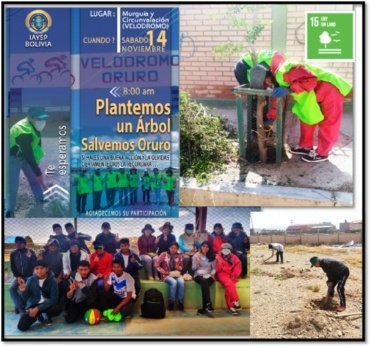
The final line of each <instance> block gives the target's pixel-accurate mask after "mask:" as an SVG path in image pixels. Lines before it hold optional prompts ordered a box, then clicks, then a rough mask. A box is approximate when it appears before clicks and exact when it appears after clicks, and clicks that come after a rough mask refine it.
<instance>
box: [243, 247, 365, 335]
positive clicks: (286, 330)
mask: <svg viewBox="0 0 370 347" xmlns="http://www.w3.org/2000/svg"><path fill="white" fill-rule="evenodd" d="M251 254H252V257H251V260H252V268H251V320H250V321H251V336H252V337H254V338H271V339H295V338H297V339H304V338H305V339H307V338H308V339H319V338H320V339H341V338H345V339H352V338H357V339H360V338H362V329H363V327H362V315H361V314H357V315H351V316H343V317H341V316H342V315H346V314H351V313H358V312H362V248H345V249H338V248H335V247H329V246H319V247H309V246H292V247H289V246H287V247H286V250H285V252H284V264H280V263H279V264H278V263H276V262H275V260H276V258H275V256H274V257H273V258H271V259H270V260H268V261H267V262H266V263H264V261H263V259H267V258H268V257H269V256H270V255H271V251H270V250H268V248H267V245H252V249H251ZM315 255H317V256H319V257H328V258H334V259H338V260H341V261H344V262H345V263H346V264H347V265H348V266H349V268H350V276H349V278H348V280H347V283H346V298H347V309H346V311H344V312H342V313H337V312H336V311H335V309H336V307H337V306H338V305H339V298H338V294H337V292H336V293H335V296H334V299H333V302H332V305H331V306H330V307H329V308H325V309H324V307H323V304H324V302H323V299H324V298H325V295H326V290H327V287H326V281H327V277H326V275H325V273H324V272H323V271H322V269H320V268H312V269H311V268H310V263H309V259H310V257H312V256H315Z"/></svg>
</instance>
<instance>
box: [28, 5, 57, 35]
mask: <svg viewBox="0 0 370 347" xmlns="http://www.w3.org/2000/svg"><path fill="white" fill-rule="evenodd" d="M25 24H26V27H27V28H28V30H29V31H31V32H32V33H34V34H43V33H45V32H47V31H48V30H49V28H50V27H51V25H52V20H51V17H50V15H49V13H47V12H45V11H43V10H34V11H32V12H30V13H29V14H28V15H27V17H26V20H25Z"/></svg>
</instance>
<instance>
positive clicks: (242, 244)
mask: <svg viewBox="0 0 370 347" xmlns="http://www.w3.org/2000/svg"><path fill="white" fill-rule="evenodd" d="M227 242H228V243H230V244H231V245H232V247H233V253H234V254H235V255H237V256H238V258H239V260H240V261H241V263H242V273H241V277H242V278H245V277H246V276H247V272H248V268H247V266H248V262H247V252H248V251H249V249H250V243H249V237H248V235H247V234H246V233H245V232H244V230H243V226H242V225H241V223H238V222H236V223H234V224H233V225H232V227H231V232H230V233H229V234H228V235H227Z"/></svg>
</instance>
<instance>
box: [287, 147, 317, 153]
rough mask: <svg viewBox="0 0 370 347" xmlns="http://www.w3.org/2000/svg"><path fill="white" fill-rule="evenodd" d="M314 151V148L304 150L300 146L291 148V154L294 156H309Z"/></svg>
mask: <svg viewBox="0 0 370 347" xmlns="http://www.w3.org/2000/svg"><path fill="white" fill-rule="evenodd" d="M311 151H312V148H302V147H299V146H295V147H293V146H290V147H289V152H290V153H292V154H298V155H308V154H310V152H311Z"/></svg>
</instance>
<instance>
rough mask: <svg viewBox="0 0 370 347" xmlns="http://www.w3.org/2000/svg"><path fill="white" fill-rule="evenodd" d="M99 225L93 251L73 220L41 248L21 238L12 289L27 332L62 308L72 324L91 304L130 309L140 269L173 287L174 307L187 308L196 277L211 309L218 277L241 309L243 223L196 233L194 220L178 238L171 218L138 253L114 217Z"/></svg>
mask: <svg viewBox="0 0 370 347" xmlns="http://www.w3.org/2000/svg"><path fill="white" fill-rule="evenodd" d="M101 228H102V232H101V233H100V234H98V235H97V236H96V238H95V240H94V241H93V248H94V252H93V253H92V254H90V250H89V248H88V247H87V245H86V243H85V241H91V239H92V238H91V237H90V236H89V235H85V234H82V233H78V232H77V231H76V230H75V228H74V226H73V224H71V223H67V224H66V225H65V229H66V231H67V235H65V234H63V231H62V227H61V225H59V224H54V225H53V231H54V234H53V235H50V238H49V240H48V241H47V243H46V245H45V247H44V249H42V250H41V251H39V252H38V253H37V254H36V253H35V252H34V251H33V250H31V249H29V248H27V244H26V240H25V238H24V237H22V236H17V237H16V238H15V246H16V249H15V250H14V251H13V252H12V253H11V256H10V263H11V270H12V273H13V275H14V281H13V283H12V285H11V287H10V295H11V298H12V300H13V302H14V305H15V312H16V313H18V314H21V317H20V320H19V323H18V328H19V329H20V330H22V331H26V330H28V329H29V328H30V326H31V325H32V324H33V323H34V322H36V321H37V320H39V321H41V322H44V323H45V324H51V318H52V317H53V316H57V315H59V314H60V313H61V312H62V311H63V310H64V316H65V320H66V322H68V323H72V322H75V321H77V320H78V319H79V318H80V317H81V314H82V313H84V312H85V311H86V310H87V309H89V308H98V309H100V310H102V311H104V310H109V309H111V310H112V313H113V314H117V313H120V314H121V315H122V316H123V317H127V316H129V315H131V312H132V310H133V306H134V303H135V301H136V299H137V297H138V295H139V294H140V290H141V285H140V276H139V271H140V270H141V269H142V268H144V269H145V272H146V276H147V278H148V279H149V280H154V279H158V280H159V279H160V280H162V281H163V282H165V283H167V284H168V285H169V289H170V290H169V298H168V304H167V309H168V310H170V311H172V310H174V309H175V303H176V299H177V308H178V310H180V311H183V310H184V296H185V294H184V291H185V290H184V288H185V286H184V281H185V280H192V279H193V280H194V281H195V282H197V283H198V284H199V285H200V286H201V291H202V301H203V305H202V308H200V309H199V310H198V313H199V314H205V313H210V312H212V311H213V307H212V303H211V299H210V286H211V285H212V284H213V283H214V281H215V280H218V281H219V282H220V283H221V284H222V285H223V286H224V288H225V299H226V303H227V307H228V310H229V312H230V313H231V314H232V315H239V312H238V311H239V310H240V309H241V307H240V304H239V297H238V293H237V291H236V282H237V281H238V278H240V277H245V276H246V275H247V258H246V257H247V251H248V250H249V238H248V236H247V234H246V233H245V232H244V231H243V227H242V225H241V224H240V223H234V224H233V225H232V228H231V232H230V233H229V234H228V235H225V233H224V230H223V227H222V225H221V224H220V223H216V224H215V225H214V228H213V229H214V230H213V232H212V233H208V232H207V231H203V232H194V225H193V224H186V225H185V231H184V233H183V234H181V235H180V236H179V239H178V242H176V237H175V236H174V235H173V228H174V227H173V226H172V225H171V223H170V222H166V223H164V225H163V226H161V227H160V228H159V230H160V231H161V235H160V236H158V237H155V236H154V235H153V233H154V232H155V230H154V228H153V227H152V226H151V225H150V224H146V225H145V226H144V228H143V229H142V235H141V236H140V237H139V238H138V249H139V255H138V254H136V253H135V252H133V251H132V249H131V248H130V240H129V239H128V238H119V236H118V234H116V235H115V234H113V233H112V232H111V227H110V224H109V223H108V222H104V223H103V224H102V227H101Z"/></svg>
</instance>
